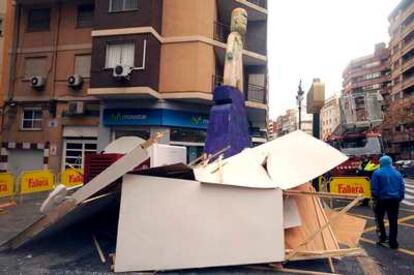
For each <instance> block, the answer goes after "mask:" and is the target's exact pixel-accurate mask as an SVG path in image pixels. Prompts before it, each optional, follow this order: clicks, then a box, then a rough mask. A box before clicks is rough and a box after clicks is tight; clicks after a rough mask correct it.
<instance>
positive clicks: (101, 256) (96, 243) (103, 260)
mask: <svg viewBox="0 0 414 275" xmlns="http://www.w3.org/2000/svg"><path fill="white" fill-rule="evenodd" d="M92 239H93V243H94V244H95V247H96V251H97V252H98V255H99V258H100V259H101V262H102V263H106V259H105V256H104V254H103V252H102V248H101V246H100V245H99V243H98V240H97V239H96V237H95V234H92Z"/></svg>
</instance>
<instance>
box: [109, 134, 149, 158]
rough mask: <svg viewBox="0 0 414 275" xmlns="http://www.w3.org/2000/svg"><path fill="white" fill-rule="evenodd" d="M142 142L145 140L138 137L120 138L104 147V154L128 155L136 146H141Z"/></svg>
mask: <svg viewBox="0 0 414 275" xmlns="http://www.w3.org/2000/svg"><path fill="white" fill-rule="evenodd" d="M144 142H145V139H142V138H140V137H135V136H130V137H120V138H118V139H116V140H114V141H112V142H111V143H110V144H108V145H107V146H106V147H105V149H104V154H123V155H124V154H128V153H129V152H131V151H132V150H134V149H135V148H136V147H137V146H138V145H140V144H143V143H144Z"/></svg>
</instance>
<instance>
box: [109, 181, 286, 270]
mask: <svg viewBox="0 0 414 275" xmlns="http://www.w3.org/2000/svg"><path fill="white" fill-rule="evenodd" d="M282 200H283V199H282V192H281V190H280V189H265V190H263V189H253V188H240V187H232V186H222V185H210V184H200V183H199V182H196V181H187V180H178V179H167V178H157V177H148V176H137V175H125V176H124V178H123V183H122V197H121V208H120V216H119V224H118V239H117V247H116V259H115V271H116V272H126V271H145V270H173V269H185V268H200V267H211V266H226V265H240V264H253V263H265V262H280V261H283V260H284V232H283V223H282V222H281V219H282V215H283V203H282Z"/></svg>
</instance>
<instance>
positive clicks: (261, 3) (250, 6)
mask: <svg viewBox="0 0 414 275" xmlns="http://www.w3.org/2000/svg"><path fill="white" fill-rule="evenodd" d="M217 6H218V12H219V14H218V15H219V18H221V19H222V20H221V21H223V20H226V21H225V22H226V23H230V17H231V12H232V11H233V10H234V9H235V8H243V9H245V10H246V11H247V14H248V20H249V21H265V20H267V0H217Z"/></svg>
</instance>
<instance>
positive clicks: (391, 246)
mask: <svg viewBox="0 0 414 275" xmlns="http://www.w3.org/2000/svg"><path fill="white" fill-rule="evenodd" d="M399 247H400V245H399V244H398V243H390V248H391V249H398V248H399Z"/></svg>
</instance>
